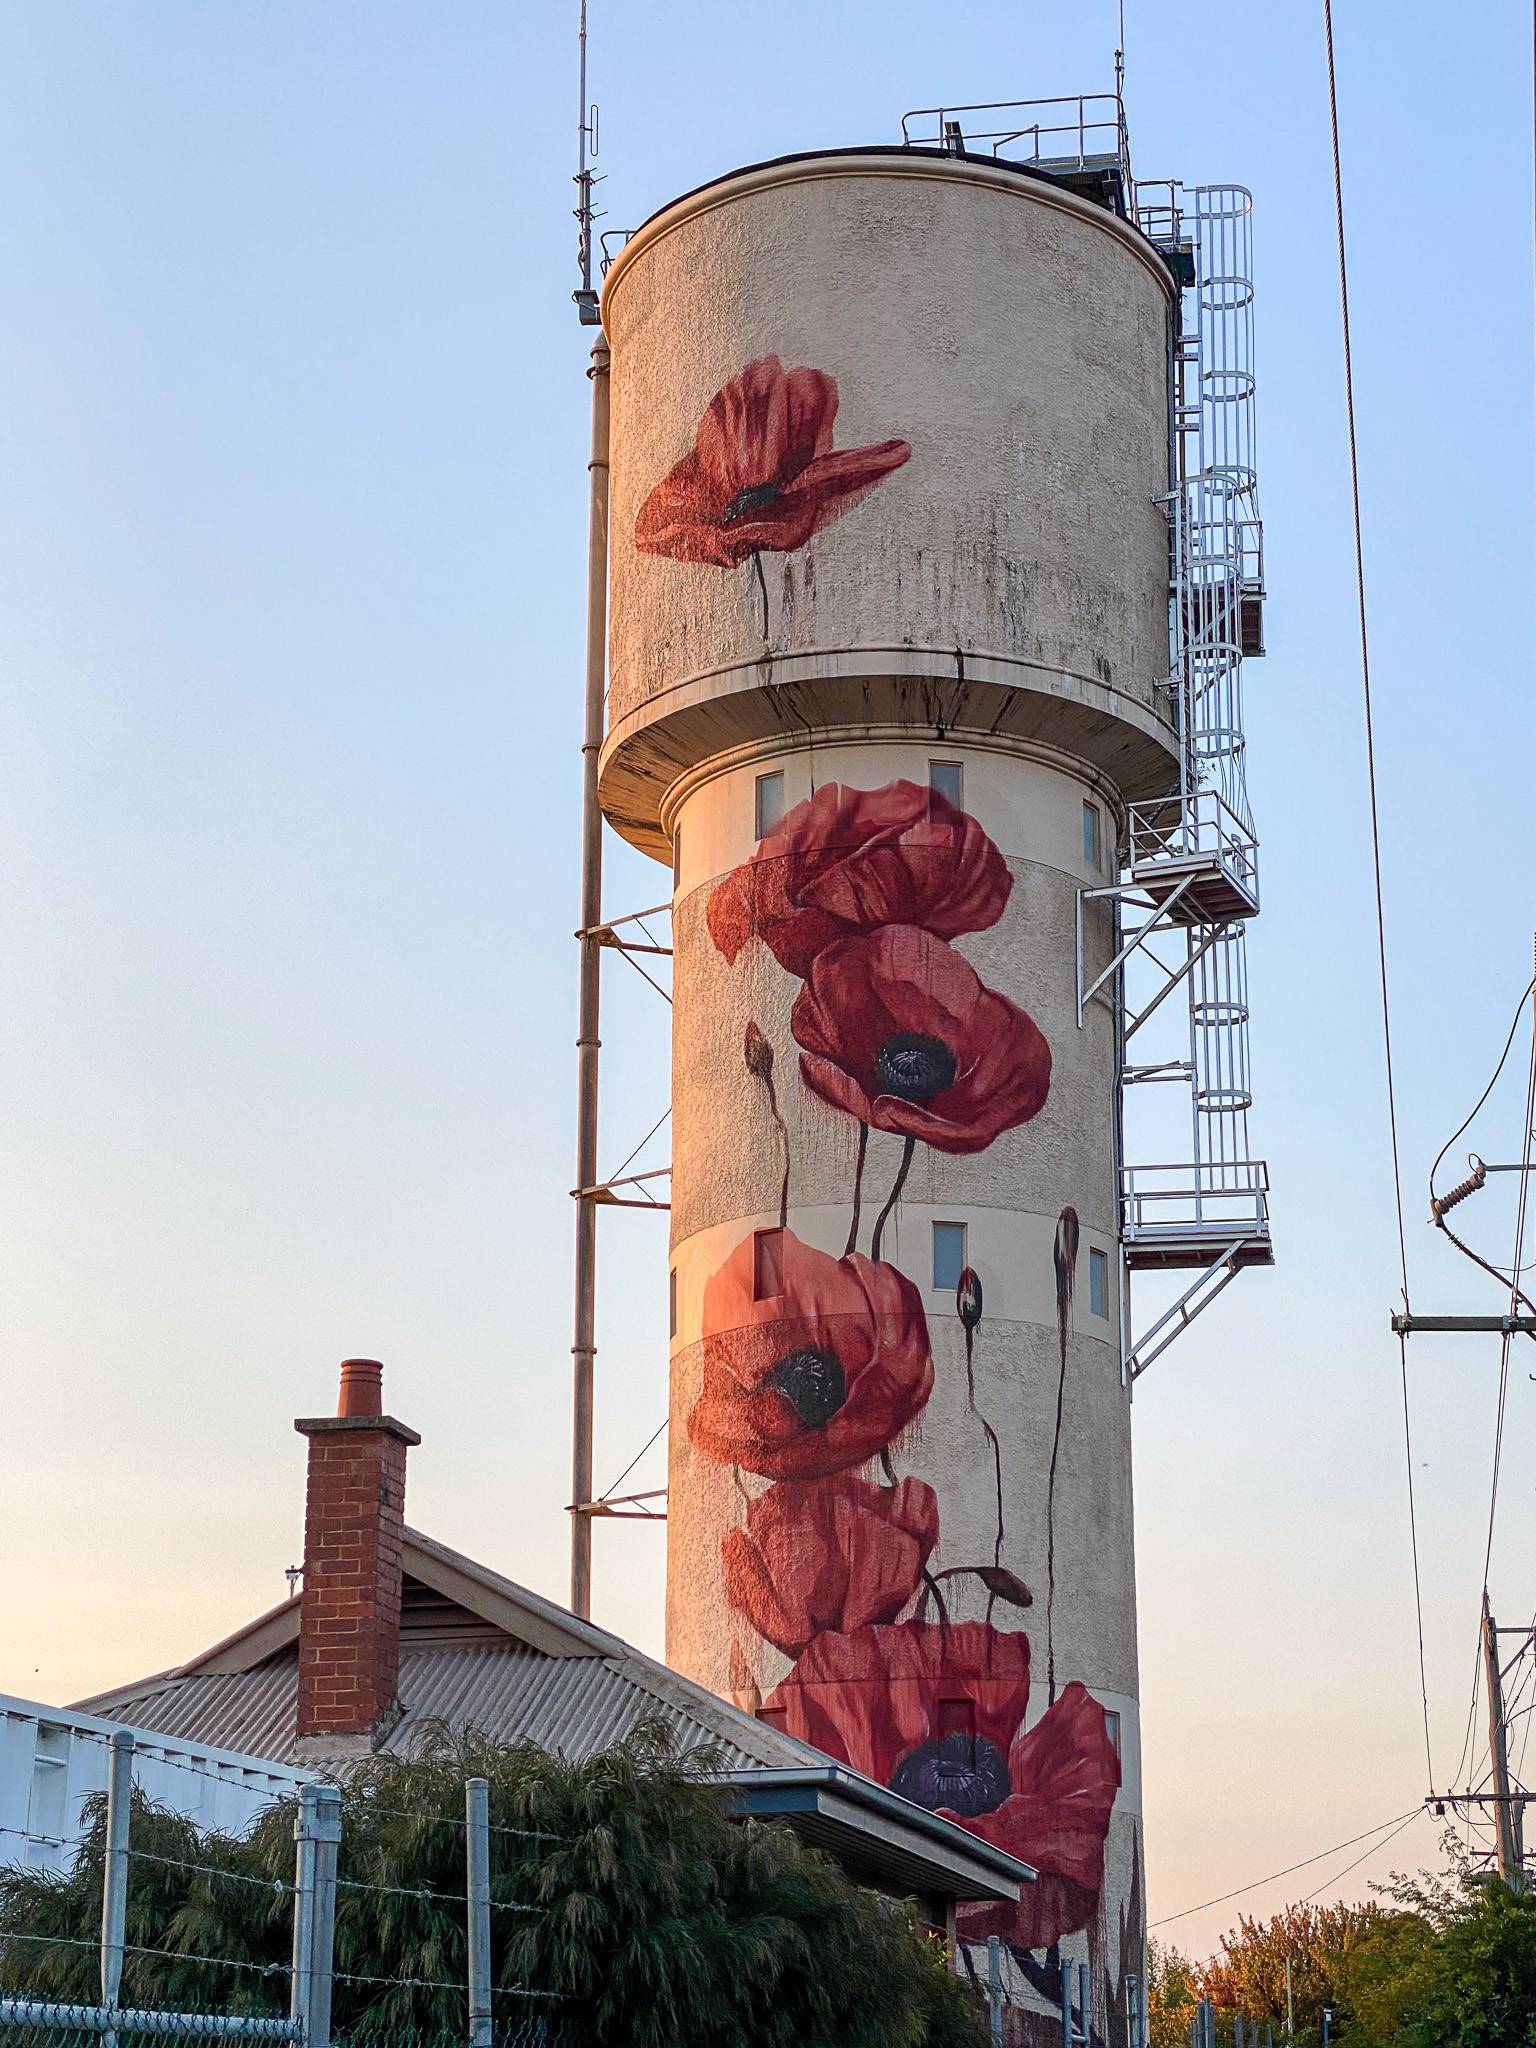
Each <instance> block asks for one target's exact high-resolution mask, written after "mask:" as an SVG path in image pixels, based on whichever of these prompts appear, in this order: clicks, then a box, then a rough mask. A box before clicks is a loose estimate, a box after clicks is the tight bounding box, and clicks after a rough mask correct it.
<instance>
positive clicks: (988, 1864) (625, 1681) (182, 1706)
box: [78, 1529, 1034, 1899]
mask: <svg viewBox="0 0 1536 2048" xmlns="http://www.w3.org/2000/svg"><path fill="white" fill-rule="evenodd" d="M402 1567H403V1574H404V1586H403V1598H402V1602H401V1626H400V1699H401V1702H402V1705H403V1708H404V1712H403V1713H402V1715H401V1717H400V1719H399V1720H398V1721H397V1722H396V1723H395V1725H394V1727H393V1728H391V1729H390V1730H389V1732H388V1734H387V1735H385V1736H384V1737H383V1738H382V1740H381V1741H380V1743H379V1745H378V1747H379V1750H380V1752H381V1753H383V1754H385V1755H393V1756H406V1755H409V1754H411V1752H412V1751H413V1750H415V1749H416V1747H417V1746H418V1743H419V1741H420V1739H421V1738H422V1737H423V1736H424V1735H425V1734H426V1733H427V1732H428V1731H429V1730H430V1729H432V1728H435V1727H449V1728H464V1727H470V1728H475V1729H477V1730H479V1731H481V1732H482V1733H484V1734H486V1735H489V1736H491V1737H493V1738H494V1739H496V1740H498V1741H505V1742H515V1741H532V1742H536V1743H538V1744H539V1745H540V1747H541V1748H545V1749H551V1750H557V1751H560V1752H562V1753H563V1754H565V1755H567V1756H573V1757H581V1756H588V1755H591V1754H593V1753H594V1752H595V1751H597V1750H601V1749H606V1748H608V1747H609V1746H610V1745H611V1744H613V1743H615V1742H618V1741H620V1740H622V1738H623V1737H624V1736H626V1735H628V1734H630V1733H632V1732H633V1730H634V1729H635V1728H637V1727H638V1726H639V1725H640V1724H641V1723H642V1722H646V1721H660V1722H662V1723H664V1724H665V1726H666V1727H667V1728H668V1729H669V1730H670V1731H671V1733H672V1735H673V1738H674V1740H675V1742H676V1744H677V1747H678V1749H679V1751H680V1752H682V1753H684V1754H686V1753H687V1752H689V1751H691V1750H698V1749H701V1748H705V1747H708V1748H710V1749H712V1750H713V1751H715V1752H716V1753H717V1755H718V1757H719V1762H720V1768H721V1771H722V1773H723V1776H724V1778H725V1780H726V1782H727V1783H728V1784H729V1785H730V1787H731V1796H732V1801H733V1804H734V1805H735V1807H736V1809H737V1810H738V1811H740V1812H749V1813H754V1814H762V1815H765V1816H767V1815H772V1816H773V1817H775V1818H778V1819H782V1820H783V1821H785V1822H786V1823H787V1824H788V1825H789V1826H791V1827H793V1828H795V1829H796V1831H797V1832H798V1833H799V1834H801V1835H802V1836H803V1837H804V1838H805V1839H807V1840H809V1841H812V1842H815V1843H816V1844H817V1845H818V1846H820V1847H822V1848H825V1849H827V1850H829V1851H830V1852H831V1853H832V1854H834V1855H835V1856H837V1857H838V1860H839V1861H840V1862H842V1863H843V1864H844V1866H845V1867H846V1868H848V1869H850V1870H852V1871H855V1872H857V1873H858V1874H860V1875H861V1876H863V1877H866V1878H868V1879H870V1880H871V1881H874V1882H876V1883H881V1882H883V1883H885V1884H886V1885H887V1886H888V1887H890V1888H893V1889H902V1890H909V1891H912V1892H917V1893H933V1894H937V1895H940V1896H945V1895H947V1896H949V1897H952V1898H956V1899H998V1898H1001V1899H1013V1898H1016V1897H1017V1896H1018V1889H1019V1886H1020V1884H1022V1883H1028V1882H1030V1881H1031V1880H1032V1879H1033V1877H1034V1872H1033V1871H1032V1870H1031V1869H1030V1868H1029V1867H1028V1866H1027V1865H1026V1864H1022V1863H1019V1862H1017V1861H1016V1860H1015V1859H1014V1858H1013V1857H1010V1856H1007V1855H1005V1854H1004V1853H1003V1852H1002V1851H1001V1850H999V1849H995V1848H993V1847H992V1845H991V1844H990V1843H986V1842H983V1841H981V1840H979V1839H978V1838H977V1837H976V1836H974V1835H971V1834H968V1833H966V1832H965V1831H964V1830H963V1829H961V1828H958V1827H956V1826H955V1825H954V1824H953V1823H952V1822H949V1821H945V1820H940V1819H939V1818H938V1816H937V1815H936V1814H931V1813H928V1812H927V1811H925V1810H924V1809H923V1808H921V1807H916V1806H911V1805H909V1803H908V1802H907V1801H906V1800H904V1799H900V1798H898V1797H897V1796H896V1794H894V1793H892V1792H887V1791H885V1790H884V1789H883V1788H882V1787H880V1786H878V1785H875V1784H874V1783H872V1782H871V1781H870V1780H868V1779H866V1778H862V1777H860V1776H859V1775H858V1774H857V1773H856V1772H851V1771H846V1770H842V1769H837V1768H833V1767H832V1766H830V1765H829V1764H828V1760H827V1758H826V1757H825V1756H823V1755H822V1753H821V1751H820V1750H817V1749H813V1748H812V1747H811V1746H810V1744H809V1743H804V1742H800V1741H798V1740H796V1738H795V1737H794V1736H792V1735H787V1734H785V1733H784V1731H783V1730H782V1729H778V1728H773V1727H770V1726H769V1725H768V1724H767V1723H766V1722H763V1721H759V1720H758V1719H756V1717H755V1716H753V1715H751V1714H748V1713H744V1712H743V1711H742V1710H741V1709H740V1708H739V1707H735V1706H732V1705H731V1704H730V1703H729V1701H726V1700H722V1699H719V1698H718V1697H717V1696H716V1695H715V1694H714V1693H712V1692H710V1691H708V1690H707V1689H706V1688H705V1687H704V1686H701V1685H695V1684H694V1682H693V1681H692V1680H691V1679H688V1678H684V1677H683V1676H682V1675H681V1674H680V1673H679V1672H676V1671H671V1670H669V1669H668V1668H667V1666H666V1665H665V1664H660V1663H658V1662H657V1661H656V1659H655V1658H653V1657H646V1656H643V1655H642V1654H641V1652H640V1651H638V1650H636V1649H634V1648H632V1647H631V1646H630V1644H628V1643H626V1642H625V1641H624V1640H623V1638H622V1637H620V1636H616V1635H612V1634H610V1633H609V1631H608V1630H607V1629H601V1628H598V1627H597V1626H596V1625H595V1624H594V1623H592V1622H590V1621H582V1620H580V1619H578V1617H577V1616H575V1615H574V1614H570V1613H568V1612H567V1611H566V1610H565V1609H564V1608H563V1607H558V1606H556V1605H555V1603H554V1602H553V1601H552V1600H546V1599H544V1598H542V1597H541V1595H539V1594H537V1593H532V1592H530V1591H529V1590H528V1588H527V1587H526V1586H519V1585H516V1584H514V1582H513V1581H512V1580H511V1579H506V1578H503V1577H502V1575H501V1574H500V1573H499V1572H493V1571H491V1570H489V1569H488V1567H486V1566H485V1565H482V1564H477V1563H475V1561H474V1560H473V1559H472V1558H468V1557H464V1556H461V1555H460V1553H459V1552H458V1551H456V1550H450V1549H449V1548H448V1547H447V1545H446V1544H443V1543H436V1542H434V1541H433V1540H432V1538H431V1537H430V1536H423V1535H421V1534H420V1533H419V1532H418V1531H416V1530H414V1529H407V1530H406V1531H405V1539H404V1546H403V1557H402ZM299 1604H300V1603H299V1601H298V1599H297V1598H295V1599H292V1600H285V1601H283V1602H282V1603H281V1605H279V1606H277V1607H274V1608H271V1609H270V1610H269V1611H268V1612H267V1613H266V1614H263V1615H259V1616H258V1617H257V1618H256V1620H254V1621H252V1622H249V1623H248V1624H247V1625H246V1626H245V1627H244V1628H242V1629H238V1630H237V1631H236V1632H235V1633H234V1634H233V1635H230V1636H226V1637H225V1638H224V1640H223V1641H222V1642H219V1643H215V1644H214V1645H213V1647H212V1648H211V1649H208V1650H205V1651H203V1652H202V1653H201V1655H199V1656H197V1657H193V1658H191V1659H190V1660H189V1661H188V1662H187V1663H185V1664H181V1665H178V1666H177V1667H176V1668H175V1669H174V1670H170V1671H162V1672H160V1673H158V1674H157V1675H155V1676H154V1677H150V1678H142V1679H139V1680H138V1681H137V1682H136V1683H134V1684H132V1685H123V1686H118V1687H116V1688H115V1689H114V1690H113V1691H111V1692H105V1693H98V1694H97V1695H96V1696H95V1697H94V1698H92V1699H88V1700H82V1701H80V1702H79V1703H78V1705H79V1707H80V1709H81V1710H82V1711H85V1712H89V1713H93V1714H99V1715H101V1716H102V1717H104V1718H105V1719H108V1720H113V1721H123V1722H131V1723H132V1724H133V1725H134V1726H135V1727H138V1728H144V1729H149V1730H153V1731H154V1732H155V1733H157V1734H161V1735H166V1736H170V1737H174V1738H175V1739H176V1740H178V1741H179V1742H181V1743H183V1744H187V1745H191V1746H194V1747H195V1746H197V1745H200V1744H206V1745H208V1746H209V1747H210V1748H213V1747H217V1748H220V1749H225V1750H241V1751H244V1752H246V1753H247V1754H251V1755H255V1756H261V1757H269V1758H272V1759H275V1760H277V1761H279V1762H282V1763H310V1764H312V1763H313V1762H314V1758H313V1754H312V1751H311V1750H309V1749H308V1748H307V1749H306V1753H305V1755H304V1756H303V1757H302V1758H301V1757H300V1755H299V1753H298V1747H297V1738H296V1733H295V1729H296V1722H297V1712H298V1645H299ZM338 1748H340V1745H338Z"/></svg>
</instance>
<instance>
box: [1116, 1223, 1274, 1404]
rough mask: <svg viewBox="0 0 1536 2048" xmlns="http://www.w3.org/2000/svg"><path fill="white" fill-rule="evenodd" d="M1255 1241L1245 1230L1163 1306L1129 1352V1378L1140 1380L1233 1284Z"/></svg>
mask: <svg viewBox="0 0 1536 2048" xmlns="http://www.w3.org/2000/svg"><path fill="white" fill-rule="evenodd" d="M1256 1241H1257V1240H1255V1239H1254V1238H1253V1237H1252V1235H1251V1234H1250V1233H1248V1232H1244V1234H1243V1235H1242V1236H1241V1237H1235V1238H1234V1239H1233V1240H1232V1242H1231V1243H1230V1244H1229V1245H1227V1246H1225V1247H1224V1248H1223V1249H1222V1250H1221V1251H1219V1252H1218V1253H1217V1254H1216V1257H1215V1258H1214V1259H1213V1260H1212V1261H1211V1263H1210V1264H1209V1265H1208V1266H1202V1267H1201V1269H1200V1271H1199V1272H1198V1273H1197V1274H1196V1275H1195V1277H1194V1279H1193V1280H1192V1281H1191V1282H1190V1283H1189V1285H1188V1286H1187V1287H1186V1288H1185V1290H1184V1292H1183V1293H1182V1294H1181V1295H1180V1296H1179V1298H1178V1300H1177V1301H1176V1302H1174V1303H1173V1305H1172V1307H1170V1308H1166V1309H1164V1311H1163V1313H1162V1314H1161V1315H1160V1316H1159V1317H1158V1319H1157V1321H1156V1322H1155V1323H1154V1324H1153V1325H1152V1327H1151V1328H1150V1329H1149V1330H1146V1331H1144V1332H1143V1334H1142V1335H1141V1337H1140V1338H1138V1339H1137V1341H1136V1342H1135V1343H1134V1344H1133V1345H1132V1346H1131V1347H1130V1349H1129V1350H1128V1351H1127V1352H1126V1354H1125V1377H1126V1378H1127V1379H1128V1380H1137V1379H1140V1377H1141V1375H1142V1374H1143V1373H1144V1372H1145V1371H1146V1369H1147V1367H1148V1366H1149V1365H1151V1364H1152V1362H1153V1360H1154V1359H1158V1358H1161V1357H1162V1355H1163V1353H1164V1352H1165V1351H1166V1350H1167V1349H1168V1346H1169V1345H1170V1344H1171V1343H1172V1342H1173V1341H1174V1339H1175V1338H1176V1337H1182V1336H1183V1334H1184V1332H1185V1331H1186V1330H1187V1329H1188V1328H1189V1326H1190V1324H1191V1323H1192V1322H1193V1321H1194V1320H1195V1317H1196V1316H1198V1315H1199V1314H1200V1313H1201V1312H1202V1311H1203V1310H1205V1309H1208V1308H1209V1307H1210V1305H1211V1303H1212V1302H1213V1301H1214V1300H1215V1299H1216V1297H1217V1295H1218V1294H1220V1293H1221V1291H1222V1289H1223V1288H1225V1287H1230V1286H1231V1284H1232V1282H1233V1281H1234V1280H1235V1279H1236V1278H1237V1276H1238V1274H1239V1272H1240V1271H1241V1270H1242V1269H1241V1267H1240V1266H1239V1264H1238V1258H1239V1255H1240V1254H1241V1253H1242V1251H1243V1249H1244V1247H1245V1246H1246V1245H1249V1244H1252V1243H1254V1242H1256ZM1170 1324H1171V1325H1172V1327H1171V1328H1170V1327H1169V1326H1170ZM1154 1340H1155V1341H1154ZM1149 1345H1150V1346H1151V1347H1152V1348H1151V1349H1150V1350H1148V1348H1147V1347H1148V1346H1149Z"/></svg>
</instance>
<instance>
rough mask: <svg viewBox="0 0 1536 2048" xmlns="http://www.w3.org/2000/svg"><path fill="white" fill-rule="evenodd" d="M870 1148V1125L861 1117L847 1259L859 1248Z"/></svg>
mask: <svg viewBox="0 0 1536 2048" xmlns="http://www.w3.org/2000/svg"><path fill="white" fill-rule="evenodd" d="M868 1150H869V1125H868V1124H867V1123H865V1122H863V1120H862V1119H861V1120H860V1123H859V1156H858V1158H857V1160H856V1161H855V1162H854V1168H853V1216H852V1218H851V1220H850V1222H849V1224H848V1242H847V1243H846V1244H845V1245H844V1246H843V1257H844V1258H845V1259H846V1258H847V1256H848V1254H849V1253H850V1252H851V1251H856V1250H857V1249H858V1243H859V1204H860V1202H861V1201H862V1200H863V1196H864V1155H865V1153H866V1152H867V1151H868Z"/></svg>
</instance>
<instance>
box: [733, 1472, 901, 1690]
mask: <svg viewBox="0 0 1536 2048" xmlns="http://www.w3.org/2000/svg"><path fill="white" fill-rule="evenodd" d="M938 1540H939V1503H938V1498H937V1496H936V1495H935V1493H934V1490H933V1488H932V1487H931V1486H926V1485H924V1483H923V1481H922V1480H921V1479H903V1480H901V1481H900V1483H899V1484H898V1485H895V1486H871V1485H870V1483H869V1481H868V1480H866V1479H858V1478H856V1477H855V1476H854V1475H853V1474H852V1473H851V1472H843V1473H839V1474H838V1475H837V1476H836V1477H835V1478H830V1479H823V1480H818V1481H815V1482H813V1483H812V1484H809V1485H805V1484H792V1483H790V1482H789V1481H787V1480H784V1481H780V1483H779V1484H778V1485H777V1486H770V1487H769V1489H768V1491H767V1492H766V1493H762V1494H759V1495H758V1497H757V1499H756V1500H754V1501H752V1502H750V1503H749V1505H748V1507H747V1526H746V1528H745V1529H728V1530H727V1531H726V1534H725V1540H724V1542H723V1544H722V1545H721V1551H720V1555H721V1562H722V1564H723V1566H724V1569H725V1590H726V1594H727V1596H728V1598H729V1599H730V1601H731V1604H732V1606H734V1607H736V1608H738V1609H739V1610H740V1611H741V1613H743V1614H744V1615H745V1616H746V1618H747V1620H748V1621H750V1622H751V1624H752V1626H753V1627H754V1628H755V1629H756V1630H757V1632H758V1634H759V1635H760V1636H764V1637H766V1638H767V1640H768V1641H769V1642H770V1643H773V1644H775V1645H777V1647H778V1648H779V1649H781V1650H783V1651H784V1652H785V1653H786V1654H787V1655H788V1656H791V1657H798V1656H799V1654H800V1652H801V1651H802V1650H803V1649H804V1648H805V1646H806V1644H807V1643H808V1642H809V1641H810V1639H811V1637H812V1636H814V1635H817V1634H819V1633H821V1632H822V1631H823V1630H827V1629H830V1630H833V1631H835V1632H836V1633H838V1634H846V1633H847V1632H848V1631H850V1630H852V1629H858V1628H863V1627H865V1626H866V1624H868V1623H870V1622H876V1621H894V1620H895V1619H896V1616H897V1615H898V1614H900V1612H901V1610H902V1608H903V1607H905V1606H906V1604H907V1602H908V1601H909V1600H910V1599H911V1598H912V1596H913V1594H914V1593H915V1592H916V1591H917V1589H918V1586H919V1584H920V1583H921V1580H922V1573H923V1567H924V1565H925V1564H926V1563H927V1562H928V1558H929V1555H930V1553H931V1552H932V1550H933V1548H934V1545H935V1544H936V1543H937V1542H938Z"/></svg>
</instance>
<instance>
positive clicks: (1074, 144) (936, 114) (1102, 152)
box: [901, 92, 1132, 204]
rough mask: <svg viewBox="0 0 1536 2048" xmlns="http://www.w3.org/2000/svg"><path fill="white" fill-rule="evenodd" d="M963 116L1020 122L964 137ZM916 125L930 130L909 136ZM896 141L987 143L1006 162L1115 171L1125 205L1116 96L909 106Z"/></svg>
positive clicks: (1125, 168) (1126, 165) (1124, 144)
mask: <svg viewBox="0 0 1536 2048" xmlns="http://www.w3.org/2000/svg"><path fill="white" fill-rule="evenodd" d="M966 114H1010V115H1014V116H1022V117H1025V118H1016V119H1014V120H1011V121H1007V122H1004V123H1003V124H1002V125H1000V126H998V127H994V128H975V129H972V130H971V131H970V132H969V133H967V132H966V130H965V127H964V124H963V122H962V119H961V117H962V116H963V115H966ZM1029 116H1033V119H1030V118H1027V117H1029ZM917 122H924V123H930V124H931V132H929V131H928V130H926V129H925V130H923V131H920V132H918V133H914V132H913V128H914V124H915V123H917ZM901 139H902V143H903V145H904V146H905V147H906V148H908V149H917V148H927V149H951V148H956V147H963V148H967V149H969V148H970V146H971V145H972V144H973V143H977V142H985V143H988V144H990V146H991V150H992V154H993V155H994V156H1002V155H1003V154H1004V153H1005V152H1006V153H1007V155H1008V157H1009V159H1010V161H1013V162H1017V163H1026V164H1049V165H1050V166H1051V167H1052V168H1053V169H1060V170H1079V171H1087V170H1102V169H1105V168H1107V167H1113V168H1117V169H1118V170H1119V172H1120V174H1121V176H1122V177H1123V178H1124V180H1125V186H1126V195H1127V204H1129V202H1130V194H1131V191H1132V185H1131V142H1130V135H1129V132H1128V131H1127V128H1126V124H1125V106H1124V104H1123V102H1122V101H1121V98H1120V95H1119V94H1118V93H1113V92H1088V93H1062V94H1058V95H1057V96H1056V97H1055V98H1053V99H1043V100H981V101H977V102H976V103H974V104H972V105H970V106H963V107H914V108H913V109H912V110H911V112H910V113H906V114H903V115H902V117H901ZM1021 144H1022V145H1023V147H1022V148H1021V147H1020V146H1019V145H1021Z"/></svg>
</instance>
